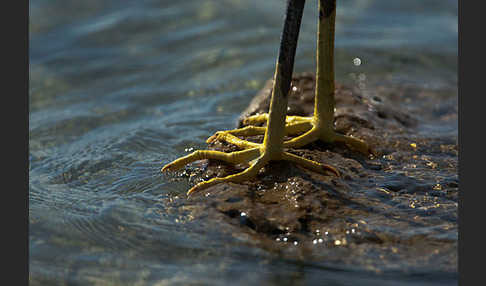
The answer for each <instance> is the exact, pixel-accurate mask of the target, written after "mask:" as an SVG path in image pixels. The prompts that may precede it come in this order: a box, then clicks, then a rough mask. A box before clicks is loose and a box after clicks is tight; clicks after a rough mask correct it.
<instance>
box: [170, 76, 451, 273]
mask: <svg viewBox="0 0 486 286" xmlns="http://www.w3.org/2000/svg"><path fill="white" fill-rule="evenodd" d="M314 80H315V78H314V76H313V75H312V74H300V75H297V76H295V78H294V80H293V82H292V88H291V94H290V96H289V108H288V115H302V116H309V115H312V113H313V109H314V86H315V81H314ZM270 94H271V81H269V82H267V84H266V86H265V87H264V88H263V89H262V91H261V92H260V93H259V94H258V95H257V96H256V97H255V98H254V99H253V101H252V102H251V104H250V106H249V107H248V109H247V110H245V112H243V114H242V118H243V117H244V116H247V115H252V114H257V113H264V112H267V111H268V106H269V96H270ZM240 126H242V125H241V121H240ZM335 127H336V130H337V131H338V132H340V133H343V134H347V135H353V136H356V137H358V138H361V139H363V140H365V141H366V142H367V143H368V144H369V145H370V146H371V147H372V149H373V150H374V153H375V155H374V156H369V157H366V156H363V155H361V154H359V153H356V152H354V151H351V150H349V149H348V148H347V147H346V146H341V145H326V144H324V143H321V142H314V143H312V144H309V145H308V146H305V147H302V148H298V149H290V150H288V151H289V152H292V153H294V154H297V155H299V156H303V157H305V158H308V159H312V160H316V161H318V162H323V163H327V164H330V165H332V166H334V167H335V168H337V169H338V170H339V172H340V173H341V176H340V177H336V176H334V175H329V176H325V175H321V174H317V173H314V172H312V171H309V170H306V169H303V168H301V167H298V166H296V165H294V164H292V163H289V162H284V161H282V162H271V163H270V164H268V165H267V166H266V167H265V168H264V169H262V170H261V172H260V173H259V175H258V177H257V178H255V179H254V180H252V181H249V182H245V183H242V184H234V183H225V184H219V185H216V186H213V187H211V188H208V189H206V190H204V191H201V192H199V193H196V194H194V195H192V196H191V197H190V198H186V197H185V196H184V197H180V196H179V197H173V198H171V199H170V201H167V207H168V208H169V210H170V209H177V210H178V212H182V213H184V214H185V215H186V216H187V217H190V218H191V219H192V220H194V221H197V220H205V221H208V220H209V221H211V222H212V223H213V224H214V225H217V226H218V228H219V229H220V230H221V232H223V233H227V234H228V235H231V236H233V237H235V238H237V239H239V240H241V241H242V243H245V244H254V245H255V246H256V247H259V248H261V249H264V250H266V251H268V252H270V253H274V254H277V255H281V256H282V257H284V258H287V259H295V260H299V261H303V262H306V263H308V262H311V263H316V265H324V266H332V267H337V268H339V267H343V268H349V267H351V268H353V269H361V270H371V271H375V272H390V271H391V272H394V271H398V272H402V271H405V272H408V271H411V272H418V273H430V272H434V273H442V272H444V273H449V274H451V273H452V274H454V273H457V206H458V192H459V188H458V184H459V181H458V174H457V170H458V169H457V168H458V145H457V96H455V95H454V94H451V92H444V91H441V90H423V89H422V90H421V89H418V88H416V87H378V88H375V89H369V90H361V89H358V88H351V87H346V86H342V85H338V86H337V89H336V113H335ZM208 136H209V135H208ZM245 139H247V140H250V141H254V142H261V141H262V139H263V138H262V136H255V137H251V138H245ZM209 148H210V149H214V150H221V151H225V152H229V151H235V150H237V148H236V147H235V146H233V145H230V144H227V143H223V142H216V143H214V144H212V145H211V146H209ZM243 168H244V166H232V165H229V164H225V163H221V162H218V161H201V162H199V163H195V164H193V165H192V166H190V167H187V169H186V170H185V171H183V172H181V173H185V174H188V175H190V182H191V184H194V183H197V182H199V181H201V180H207V179H208V178H211V177H214V176H226V175H229V174H232V173H235V172H239V171H241V170H243Z"/></svg>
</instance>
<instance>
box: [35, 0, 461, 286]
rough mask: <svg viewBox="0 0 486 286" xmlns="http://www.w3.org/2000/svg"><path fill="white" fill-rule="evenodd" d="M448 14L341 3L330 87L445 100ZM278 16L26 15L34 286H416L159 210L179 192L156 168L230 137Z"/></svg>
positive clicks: (208, 12) (309, 9)
mask: <svg viewBox="0 0 486 286" xmlns="http://www.w3.org/2000/svg"><path fill="white" fill-rule="evenodd" d="M307 2H308V3H307V5H306V8H305V12H304V19H303V23H302V30H301V33H300V42H299V45H298V51H297V57H296V60H297V62H296V65H295V68H296V71H309V70H313V69H314V53H315V33H316V19H317V18H316V17H317V14H316V9H315V8H316V5H317V4H316V3H314V2H316V1H307ZM456 2H457V1H444V0H442V1H432V0H427V1H424V0H420V1H419V0H416V1H415V0H414V1H385V0H366V1H365V0H362V1H338V15H337V27H336V45H337V47H336V69H337V70H336V72H337V79H338V81H340V82H344V83H348V84H351V85H354V84H360V83H361V84H366V85H363V86H362V87H363V88H365V87H366V88H368V89H369V88H372V86H376V85H380V84H387V85H394V84H400V85H403V84H406V85H415V86H420V87H423V88H434V89H435V88H440V89H449V90H451V93H450V94H452V96H454V94H455V89H456V86H457V78H456V69H457V58H456V54H457V3H456ZM284 9H285V1H283V0H271V1H256V0H255V1H253V0H252V1H237V0H223V1H222V0H218V1H216V0H215V1H210V0H203V1H202V0H199V1H154V0H143V1H115V0H111V1H110V0H107V1H93V0H86V1H57V0H53V1H42V0H32V1H30V11H29V13H30V17H29V21H30V23H29V27H30V35H29V39H30V44H29V47H30V50H29V60H30V67H29V76H30V86H29V109H30V112H29V220H30V227H29V230H30V233H29V246H30V247H29V251H30V254H29V264H30V280H31V283H33V284H35V285H45V284H47V283H49V282H52V281H66V282H71V283H82V284H115V285H125V284H126V285H133V284H134V283H138V282H139V283H141V285H143V284H144V283H145V282H146V283H147V285H152V283H159V285H165V284H177V283H180V284H187V283H191V282H194V281H200V282H201V283H205V284H214V283H226V282H228V281H231V282H233V283H236V284H252V283H255V284H256V283H262V282H266V283H272V284H277V283H283V284H285V283H290V282H297V283H298V282H310V283H313V282H314V283H317V282H320V281H323V279H327V281H329V282H335V283H338V282H339V283H340V284H341V285H350V284H354V282H353V281H360V284H361V285H363V284H374V285H375V284H379V283H381V284H384V285H386V284H387V283H388V282H389V281H392V280H397V279H398V280H399V281H402V282H400V283H402V284H404V285H409V284H414V283H418V284H420V283H421V282H424V281H425V280H424V281H422V280H420V278H417V277H412V276H407V275H406V274H401V273H398V274H394V275H390V276H387V275H383V276H381V277H374V276H369V275H366V274H363V272H361V271H358V270H359V269H358V270H357V271H355V272H353V270H347V272H345V273H343V272H342V271H341V270H340V271H337V270H336V269H338V268H339V267H338V265H336V269H333V268H330V269H327V268H322V267H318V266H317V265H313V264H312V263H309V264H302V263H301V262H299V263H296V262H293V261H285V260H279V259H278V257H275V256H274V255H273V254H271V253H267V252H265V251H264V250H261V249H256V248H252V247H250V246H247V245H246V244H245V243H242V242H241V241H239V240H238V239H235V238H233V237H228V236H227V235H224V234H222V233H221V232H220V231H219V230H218V226H214V225H212V224H211V221H210V220H208V221H205V222H201V221H199V222H197V223H195V222H193V221H191V218H190V217H188V216H187V215H185V212H184V209H183V208H181V209H171V208H168V207H167V206H166V205H165V204H164V201H166V200H167V199H170V198H172V197H174V196H183V194H184V193H185V191H186V190H187V188H188V186H189V183H188V181H187V180H186V179H184V178H181V179H180V180H177V181H175V182H169V181H168V180H167V178H166V177H165V176H163V175H161V174H160V173H159V170H160V167H161V166H162V165H163V163H166V162H168V161H169V160H172V159H174V158H176V157H178V156H179V155H181V154H183V153H185V149H186V148H188V147H194V148H196V147H204V140H205V139H206V138H207V137H208V136H209V135H211V134H212V133H213V132H215V131H217V130H221V129H228V128H232V127H234V125H235V123H236V119H237V117H238V116H239V113H240V112H241V111H242V110H243V109H244V108H245V107H246V106H247V104H248V103H249V101H250V100H251V98H252V96H253V95H254V94H255V93H256V92H257V91H258V90H259V89H260V88H261V87H262V86H263V84H264V82H265V81H266V80H267V79H268V78H270V77H271V76H272V72H273V69H274V63H275V59H276V55H277V47H278V41H279V36H280V32H281V28H282V24H283V23H282V21H283V12H284ZM356 58H359V59H360V60H361V64H360V65H356V64H355V61H354V60H355V59H356ZM438 112H440V110H439V111H438ZM427 128H428V129H427ZM444 128H445V129H444V130H445V131H444V132H448V134H452V136H454V135H455V136H457V127H454V126H452V127H450V126H449V127H444ZM423 130H424V132H427V130H437V129H436V128H435V127H434V126H433V125H431V126H424V127H423ZM323 277H325V278H323ZM424 279H426V280H427V281H429V282H430V281H431V280H433V279H428V278H424ZM445 279H446V282H447V281H449V282H451V281H452V282H454V281H455V279H456V278H455V276H454V275H452V276H451V277H449V278H448V277H445ZM447 279H450V280H447ZM142 282H144V283H142ZM442 282H444V280H442Z"/></svg>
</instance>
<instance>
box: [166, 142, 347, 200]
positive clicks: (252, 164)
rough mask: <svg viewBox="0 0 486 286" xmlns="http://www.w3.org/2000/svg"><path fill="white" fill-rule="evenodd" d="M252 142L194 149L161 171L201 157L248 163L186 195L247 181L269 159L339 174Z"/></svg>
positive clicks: (317, 164)
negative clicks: (225, 147)
mask: <svg viewBox="0 0 486 286" xmlns="http://www.w3.org/2000/svg"><path fill="white" fill-rule="evenodd" d="M240 140H241V139H240ZM242 141H244V140H242ZM249 143H251V142H249ZM252 144H254V146H256V147H253V148H249V149H246V150H242V151H235V152H231V153H225V152H220V151H210V150H198V151H194V152H193V153H191V154H189V155H187V156H184V157H181V158H179V159H177V160H175V161H173V162H171V163H169V164H167V165H165V166H164V167H163V168H162V170H161V171H162V172H165V171H176V170H178V169H181V168H183V167H184V166H185V165H186V164H189V163H191V162H194V161H198V160H203V159H213V160H221V161H225V162H229V163H232V164H241V163H243V164H248V165H249V167H248V168H247V169H245V170H244V171H242V172H240V173H237V174H234V175H229V176H226V177H223V178H219V177H216V178H212V179H210V180H208V181H204V182H201V183H198V184H197V185H195V186H194V187H192V188H191V189H190V190H189V191H188V192H187V195H190V194H191V193H193V192H196V191H199V190H202V189H205V188H207V187H210V186H213V185H215V184H218V183H223V182H234V183H239V182H243V181H247V180H249V179H251V178H254V177H256V175H257V174H258V171H259V170H260V169H261V168H263V167H264V166H265V165H266V164H267V163H268V162H269V161H273V160H286V161H291V162H294V163H296V164H298V165H301V166H303V167H304V168H307V169H309V170H312V171H314V172H317V173H321V174H326V173H327V172H331V173H334V174H335V175H336V176H339V172H338V170H336V169H335V168H334V167H332V166H329V165H326V164H321V163H318V162H315V161H312V160H309V159H305V158H302V157H299V156H297V155H294V154H291V153H288V152H277V153H275V152H266V151H265V148H264V145H263V144H257V143H252Z"/></svg>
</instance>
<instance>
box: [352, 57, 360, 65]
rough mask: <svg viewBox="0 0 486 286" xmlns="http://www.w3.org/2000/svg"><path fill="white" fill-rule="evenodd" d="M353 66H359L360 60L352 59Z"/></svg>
mask: <svg viewBox="0 0 486 286" xmlns="http://www.w3.org/2000/svg"><path fill="white" fill-rule="evenodd" d="M353 64H354V65H355V66H359V65H361V59H360V58H354V59H353Z"/></svg>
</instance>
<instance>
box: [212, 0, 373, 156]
mask: <svg viewBox="0 0 486 286" xmlns="http://www.w3.org/2000/svg"><path fill="white" fill-rule="evenodd" d="M335 20H336V0H319V20H318V28H317V71H316V94H315V105H314V115H313V116H312V117H301V116H287V118H286V127H285V134H286V135H296V134H301V135H300V136H297V137H295V138H292V139H291V140H289V141H286V142H284V147H287V148H291V147H294V148H297V147H302V146H305V145H307V144H309V143H311V142H314V141H317V140H321V141H323V142H325V143H335V142H340V143H344V144H345V145H346V146H348V147H349V148H351V149H353V150H355V151H358V152H360V153H363V154H365V155H368V154H370V153H372V151H371V149H370V148H369V146H368V145H367V144H366V143H365V142H364V141H362V140H360V139H358V138H355V137H351V136H347V135H343V134H339V133H337V132H335V131H334V128H333V125H334V107H335V100H334V91H335V86H334V30H335ZM268 119H269V116H268V114H258V115H254V116H250V117H248V118H246V119H244V120H243V124H244V125H247V124H260V123H264V122H266V121H267V120H268ZM264 130H265V127H255V126H251V125H250V126H246V127H244V128H240V129H235V130H229V131H222V132H219V133H216V134H215V135H213V136H212V137H210V138H209V139H208V141H209V142H211V141H214V140H215V139H219V140H225V141H227V142H229V143H233V144H235V145H237V146H239V147H241V148H247V145H246V144H247V143H246V142H248V141H245V140H242V139H239V138H238V137H236V136H239V135H243V136H252V135H258V134H262V133H263V132H264ZM304 132H305V133H304ZM302 133H303V134H302Z"/></svg>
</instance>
